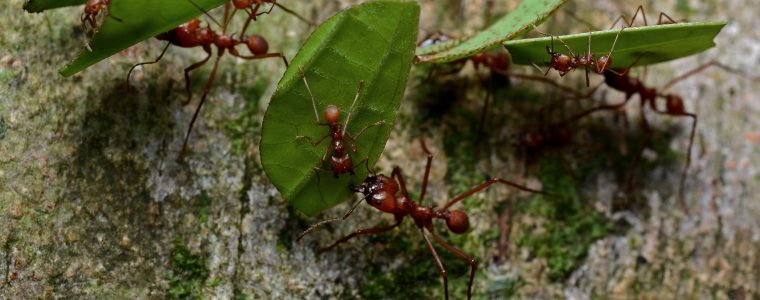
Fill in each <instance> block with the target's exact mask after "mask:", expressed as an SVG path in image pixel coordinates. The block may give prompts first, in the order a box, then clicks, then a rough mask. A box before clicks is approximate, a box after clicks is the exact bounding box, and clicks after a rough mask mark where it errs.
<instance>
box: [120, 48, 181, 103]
mask: <svg viewBox="0 0 760 300" xmlns="http://www.w3.org/2000/svg"><path fill="white" fill-rule="evenodd" d="M170 45H171V43H166V47H164V50H162V51H161V54H160V55H158V58H156V60H154V61H149V62H141V63H139V64H136V65H134V66H132V67H131V68H129V72H127V93H129V92H130V90H131V89H130V86H129V79H130V78H132V71H134V70H135V68H137V67H138V66H142V65H152V64H155V63H158V61H160V60H161V58H163V57H164V54H165V53H166V50H168V49H169V46H170Z"/></svg>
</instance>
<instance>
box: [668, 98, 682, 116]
mask: <svg viewBox="0 0 760 300" xmlns="http://www.w3.org/2000/svg"><path fill="white" fill-rule="evenodd" d="M665 108H666V109H667V110H668V113H670V114H683V113H684V112H686V109H684V107H683V99H682V98H681V97H680V96H678V95H673V94H670V95H667V96H665Z"/></svg>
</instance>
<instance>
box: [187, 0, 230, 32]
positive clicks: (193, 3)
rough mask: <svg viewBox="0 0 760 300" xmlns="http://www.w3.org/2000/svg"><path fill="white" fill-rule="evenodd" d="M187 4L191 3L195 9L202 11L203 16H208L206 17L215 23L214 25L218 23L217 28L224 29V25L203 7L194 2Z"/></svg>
mask: <svg viewBox="0 0 760 300" xmlns="http://www.w3.org/2000/svg"><path fill="white" fill-rule="evenodd" d="M187 2H190V4H192V5H193V6H195V8H197V9H198V10H200V11H202V12H203V14H204V15H206V17H208V18H209V19H211V21H214V23H216V25H217V26H219V27H222V23H219V21H217V20H216V19H214V17H212V16H211V15H210V14H209V13H208V11H206V10H205V9H203V7H201V6H200V5H198V3H195V1H193V0H187Z"/></svg>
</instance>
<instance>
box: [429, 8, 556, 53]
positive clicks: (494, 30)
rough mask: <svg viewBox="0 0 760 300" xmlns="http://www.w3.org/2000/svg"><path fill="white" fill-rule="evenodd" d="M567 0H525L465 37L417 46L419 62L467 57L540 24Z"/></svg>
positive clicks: (493, 46)
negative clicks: (494, 20)
mask: <svg viewBox="0 0 760 300" xmlns="http://www.w3.org/2000/svg"><path fill="white" fill-rule="evenodd" d="M565 2H567V0H524V1H522V2H521V3H520V5H519V6H517V8H516V9H515V10H514V11H512V12H510V13H509V14H507V15H506V16H504V17H502V18H501V19H499V20H498V21H496V23H494V24H493V25H491V26H489V27H488V28H486V29H485V30H483V31H481V32H479V33H478V34H476V35H474V36H472V37H471V38H468V39H462V40H459V41H460V42H458V43H457V42H447V43H446V45H445V46H440V45H432V46H429V47H424V48H419V49H417V62H418V63H446V62H451V61H455V60H458V59H462V58H465V57H470V56H473V55H475V54H478V53H481V52H484V51H487V50H490V49H492V48H495V47H497V46H498V45H499V44H500V43H502V42H504V41H506V40H511V39H513V38H515V37H518V36H521V35H523V34H525V33H527V32H528V31H530V30H531V29H533V26H538V25H539V24H541V23H543V22H544V20H546V18H548V17H549V16H550V15H551V14H552V13H554V11H556V10H557V9H558V8H559V7H560V6H561V5H562V4H564V3H565Z"/></svg>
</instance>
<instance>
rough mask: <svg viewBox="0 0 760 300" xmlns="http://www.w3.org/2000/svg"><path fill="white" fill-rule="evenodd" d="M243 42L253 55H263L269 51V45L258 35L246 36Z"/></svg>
mask: <svg viewBox="0 0 760 300" xmlns="http://www.w3.org/2000/svg"><path fill="white" fill-rule="evenodd" d="M244 42H245V45H246V46H248V51H251V53H252V54H253V55H263V54H266V53H267V52H268V51H269V43H267V40H266V39H264V37H262V36H260V35H251V36H248V37H246V38H245V41H244Z"/></svg>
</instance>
